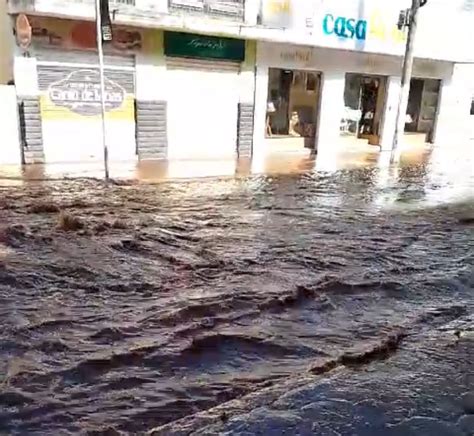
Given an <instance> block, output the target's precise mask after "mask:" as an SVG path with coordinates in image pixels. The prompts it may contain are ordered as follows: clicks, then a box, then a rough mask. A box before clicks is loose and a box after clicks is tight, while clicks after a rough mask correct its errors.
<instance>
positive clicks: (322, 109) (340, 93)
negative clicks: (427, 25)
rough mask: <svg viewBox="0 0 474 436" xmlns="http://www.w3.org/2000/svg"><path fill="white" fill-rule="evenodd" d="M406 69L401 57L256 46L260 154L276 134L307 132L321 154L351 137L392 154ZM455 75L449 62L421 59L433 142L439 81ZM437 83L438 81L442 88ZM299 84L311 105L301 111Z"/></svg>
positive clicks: (418, 73)
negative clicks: (296, 100)
mask: <svg viewBox="0 0 474 436" xmlns="http://www.w3.org/2000/svg"><path fill="white" fill-rule="evenodd" d="M400 72H401V58H400V57H398V56H389V55H381V54H370V53H362V52H355V51H353V52H348V51H343V50H336V49H331V48H310V47H303V46H292V45H284V44H276V43H275V44H274V43H267V42H261V43H258V46H257V74H256V98H255V102H256V109H255V129H254V151H255V153H254V154H255V155H256V156H257V155H265V154H267V153H271V152H272V141H274V136H278V135H292V134H295V136H296V134H297V135H301V132H302V131H303V132H304V133H306V134H308V135H311V137H312V138H311V140H312V143H313V144H314V146H313V147H314V149H315V150H316V151H317V152H318V153H320V152H323V151H334V150H338V149H340V147H341V146H343V145H344V144H347V139H348V137H349V138H350V137H353V138H354V139H355V140H356V141H355V143H356V144H357V143H358V144H366V145H369V144H370V145H376V146H378V149H382V150H389V149H391V146H392V139H393V132H394V129H395V121H396V108H397V104H398V100H399V92H400V81H401V79H400ZM302 73H303V74H302ZM452 74H453V64H452V63H450V62H441V61H431V60H419V59H417V60H415V64H414V76H415V77H423V78H424V86H425V87H424V92H423V96H422V99H421V110H420V117H419V119H420V120H421V122H420V123H419V124H418V125H417V126H418V127H417V128H419V129H422V130H423V131H426V132H427V133H428V132H433V133H432V135H431V136H430V138H429V139H432V138H433V137H434V134H435V133H436V128H437V123H436V118H437V114H438V110H437V109H436V107H437V105H438V103H437V100H438V94H437V93H438V90H439V87H440V84H441V83H442V82H443V81H444V80H449V79H450V78H451V76H452ZM308 77H310V80H308ZM299 83H302V85H297V84H299ZM308 84H309V85H308ZM433 84H438V85H437V88H436V89H435V88H434V87H433V86H432V85H433ZM295 86H300V87H301V88H300V89H301V90H303V91H304V92H303V93H302V95H301V97H303V98H308V100H307V101H306V102H305V103H306V104H304V103H303V104H298V105H297V106H300V110H299V111H298V110H296V111H295V110H294V108H295V106H291V95H292V92H294V91H293V90H294V87H295ZM308 88H309V89H308ZM275 89H277V92H275ZM309 90H311V92H312V95H311V98H310V97H309V96H310V92H309ZM435 97H436V98H435ZM274 100H276V101H277V102H278V103H279V104H280V106H282V107H283V109H280V107H278V106H277V105H276V104H275V101H274ZM282 103H283V104H282ZM301 107H303V108H304V109H303V110H301ZM287 112H288V116H286V113H287ZM295 112H296V115H297V116H295V118H294V119H293V120H292V116H293V115H294V114H295ZM300 113H302V114H303V115H300ZM305 114H307V115H305ZM276 118H278V119H276ZM302 120H303V121H302ZM306 123H309V124H310V125H314V131H312V128H310V129H308V130H305V129H304V127H305V125H306ZM305 139H306V138H305ZM307 152H308V153H311V150H307Z"/></svg>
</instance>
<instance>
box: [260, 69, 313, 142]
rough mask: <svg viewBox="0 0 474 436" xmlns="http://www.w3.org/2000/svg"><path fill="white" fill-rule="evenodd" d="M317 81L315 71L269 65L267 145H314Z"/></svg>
mask: <svg viewBox="0 0 474 436" xmlns="http://www.w3.org/2000/svg"><path fill="white" fill-rule="evenodd" d="M320 83H321V78H320V74H319V73H318V72H317V71H304V70H291V69H282V68H270V69H269V71H268V94H267V118H266V128H265V134H266V139H267V142H268V143H269V145H270V147H272V148H273V149H275V148H276V147H277V146H280V147H281V145H285V144H286V146H287V150H288V151H297V150H298V149H300V150H304V149H314V145H315V144H314V141H315V136H316V124H317V121H318V112H319V88H320Z"/></svg>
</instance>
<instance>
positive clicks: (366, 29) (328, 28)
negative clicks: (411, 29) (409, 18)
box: [322, 11, 406, 43]
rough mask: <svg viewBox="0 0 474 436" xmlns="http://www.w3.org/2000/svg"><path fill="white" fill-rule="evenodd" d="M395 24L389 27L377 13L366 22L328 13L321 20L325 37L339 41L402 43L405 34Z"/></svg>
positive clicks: (365, 20)
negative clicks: (331, 37) (338, 39)
mask: <svg viewBox="0 0 474 436" xmlns="http://www.w3.org/2000/svg"><path fill="white" fill-rule="evenodd" d="M395 23H396V21H394V22H393V23H392V25H391V26H390V25H388V24H387V22H386V20H385V19H384V18H383V15H382V14H381V13H380V12H379V11H374V12H373V13H372V14H371V15H370V18H369V19H368V20H367V19H358V18H354V17H350V16H344V15H337V14H332V13H328V14H326V15H325V16H324V18H323V21H322V28H323V32H324V34H325V35H328V36H331V35H334V36H337V37H339V38H341V39H354V40H357V41H366V40H367V39H375V40H380V41H391V42H395V43H398V42H403V41H404V40H405V39H406V36H405V33H404V32H403V31H401V30H399V29H398V28H397V27H396V25H395Z"/></svg>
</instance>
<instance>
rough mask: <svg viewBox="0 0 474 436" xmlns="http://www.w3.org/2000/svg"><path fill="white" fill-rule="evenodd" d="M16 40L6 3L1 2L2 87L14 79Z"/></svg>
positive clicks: (0, 58) (0, 81) (0, 63)
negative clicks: (14, 48)
mask: <svg viewBox="0 0 474 436" xmlns="http://www.w3.org/2000/svg"><path fill="white" fill-rule="evenodd" d="M14 43H15V42H14V38H13V32H12V26H11V21H10V17H9V16H8V15H7V13H6V2H5V1H0V85H6V84H7V83H8V81H9V80H11V79H13V47H14Z"/></svg>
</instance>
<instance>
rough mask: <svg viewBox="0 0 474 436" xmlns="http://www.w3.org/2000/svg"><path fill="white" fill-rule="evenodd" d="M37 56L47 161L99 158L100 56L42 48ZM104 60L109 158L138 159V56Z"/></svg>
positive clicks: (100, 156) (109, 57) (100, 143)
mask: <svg viewBox="0 0 474 436" xmlns="http://www.w3.org/2000/svg"><path fill="white" fill-rule="evenodd" d="M36 57H37V62H38V84H39V89H40V92H41V118H42V127H43V142H44V151H45V161H46V162H57V161H61V162H63V161H67V162H69V161H88V160H100V159H101V158H102V153H103V150H102V133H101V129H102V127H101V125H102V123H101V110H102V108H101V102H100V75H99V65H98V59H97V54H96V53H94V52H87V51H76V50H70V51H64V50H54V49H41V50H40V51H38V53H36ZM104 61H105V89H106V94H105V97H106V111H107V117H106V133H107V142H108V145H109V155H110V157H111V159H113V160H128V159H134V158H135V154H136V144H135V109H134V101H135V57H134V56H118V55H106V56H105V59H104ZM65 138H68V139H67V141H65Z"/></svg>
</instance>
